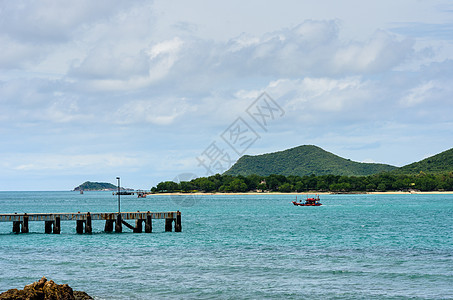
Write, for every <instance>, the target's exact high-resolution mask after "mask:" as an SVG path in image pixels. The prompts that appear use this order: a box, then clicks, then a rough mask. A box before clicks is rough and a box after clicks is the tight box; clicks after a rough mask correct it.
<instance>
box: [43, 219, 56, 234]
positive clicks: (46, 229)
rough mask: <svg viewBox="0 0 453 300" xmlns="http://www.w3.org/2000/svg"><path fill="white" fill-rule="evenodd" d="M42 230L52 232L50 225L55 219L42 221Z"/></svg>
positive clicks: (52, 224)
mask: <svg viewBox="0 0 453 300" xmlns="http://www.w3.org/2000/svg"><path fill="white" fill-rule="evenodd" d="M44 222H45V223H44V232H45V233H52V226H54V222H55V221H44Z"/></svg>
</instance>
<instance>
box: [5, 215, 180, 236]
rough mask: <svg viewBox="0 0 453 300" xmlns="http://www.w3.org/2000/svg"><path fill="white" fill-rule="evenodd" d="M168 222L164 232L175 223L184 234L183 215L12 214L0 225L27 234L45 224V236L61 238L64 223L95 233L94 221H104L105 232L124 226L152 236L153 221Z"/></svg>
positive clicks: (77, 230)
mask: <svg viewBox="0 0 453 300" xmlns="http://www.w3.org/2000/svg"><path fill="white" fill-rule="evenodd" d="M153 219H165V231H172V228H173V222H174V223H175V232H181V212H180V211H170V212H150V211H146V212H144V211H137V212H122V213H90V212H77V213H30V214H29V213H23V214H18V213H13V214H0V222H13V232H14V233H28V232H29V227H28V222H32V221H44V231H45V233H55V234H59V233H60V232H61V226H60V222H61V221H76V232H77V233H84V232H85V233H92V223H91V222H92V221H93V220H105V227H104V231H105V232H112V231H113V229H114V228H115V232H122V225H124V226H126V227H128V228H130V229H132V230H133V232H136V233H139V232H142V231H143V224H144V225H145V226H144V227H145V232H147V233H151V232H152V220H153ZM125 220H135V226H133V225H131V224H129V223H127V222H126V221H125Z"/></svg>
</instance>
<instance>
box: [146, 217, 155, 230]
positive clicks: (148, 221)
mask: <svg viewBox="0 0 453 300" xmlns="http://www.w3.org/2000/svg"><path fill="white" fill-rule="evenodd" d="M145 232H146V233H151V232H153V220H152V219H151V216H146V221H145Z"/></svg>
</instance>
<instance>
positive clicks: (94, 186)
mask: <svg viewBox="0 0 453 300" xmlns="http://www.w3.org/2000/svg"><path fill="white" fill-rule="evenodd" d="M117 189H118V187H117V186H116V185H113V184H111V183H107V182H91V181H86V182H84V183H82V184H81V185H79V186H78V187H75V188H74V191H116V190H117Z"/></svg>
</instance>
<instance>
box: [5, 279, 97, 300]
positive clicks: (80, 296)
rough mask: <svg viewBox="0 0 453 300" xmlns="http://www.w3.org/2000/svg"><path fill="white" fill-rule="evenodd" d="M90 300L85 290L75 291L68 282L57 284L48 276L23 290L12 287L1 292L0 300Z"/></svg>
mask: <svg viewBox="0 0 453 300" xmlns="http://www.w3.org/2000/svg"><path fill="white" fill-rule="evenodd" d="M19 299H29V300H89V299H93V298H92V297H91V296H89V295H88V294H87V293H85V292H80V291H73V290H72V288H71V287H70V286H69V285H67V284H56V283H55V282H53V281H52V280H47V278H46V277H43V278H41V279H40V280H39V281H37V282H33V283H32V284H29V285H26V286H25V287H24V289H23V290H18V289H11V290H8V291H6V292H4V293H1V294H0V300H19Z"/></svg>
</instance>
